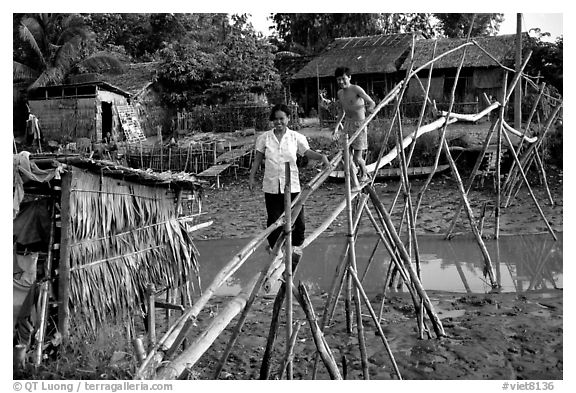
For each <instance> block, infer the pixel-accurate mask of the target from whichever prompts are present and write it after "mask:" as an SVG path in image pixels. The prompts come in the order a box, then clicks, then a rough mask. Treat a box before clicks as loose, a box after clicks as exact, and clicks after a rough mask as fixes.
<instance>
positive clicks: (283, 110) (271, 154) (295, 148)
mask: <svg viewBox="0 0 576 393" xmlns="http://www.w3.org/2000/svg"><path fill="white" fill-rule="evenodd" d="M290 114H291V112H290V108H288V106H287V105H284V104H277V105H275V106H274V107H273V108H272V110H271V113H270V121H272V122H273V123H274V128H273V129H272V130H270V131H266V132H264V133H263V134H262V135H260V136H259V137H258V138H257V139H256V148H255V150H256V154H255V155H254V162H253V163H252V168H251V169H250V180H249V187H250V190H254V188H255V186H256V180H255V176H256V172H257V171H258V169H259V168H260V164H261V163H262V160H264V178H263V181H262V191H264V199H265V201H266V212H267V214H268V219H267V225H268V226H270V225H271V224H272V223H274V222H275V221H276V220H277V219H278V218H279V217H280V216H281V215H282V214H283V213H284V185H285V173H284V172H285V168H284V165H285V163H286V162H289V163H290V191H291V197H292V199H294V198H295V197H296V196H297V195H298V194H299V193H300V179H299V172H298V167H297V166H296V155H297V154H298V155H301V156H306V157H308V158H309V159H312V160H322V162H323V163H324V165H326V166H328V165H330V161H329V160H328V158H327V157H326V155H324V154H321V153H318V152H316V151H314V150H311V149H310V146H309V145H308V140H307V139H306V137H305V136H304V135H302V134H300V133H299V132H296V131H292V130H291V129H289V128H288V121H289V120H290ZM304 231H305V224H304V208H302V210H301V211H300V214H299V215H298V217H297V218H296V222H295V223H294V228H293V230H292V245H293V246H294V247H299V246H301V245H302V243H303V242H304ZM280 233H282V228H278V229H276V230H275V231H274V232H272V233H271V234H270V235H269V236H268V244H269V246H270V248H274V244H275V243H276V240H277V239H278V237H279V236H280Z"/></svg>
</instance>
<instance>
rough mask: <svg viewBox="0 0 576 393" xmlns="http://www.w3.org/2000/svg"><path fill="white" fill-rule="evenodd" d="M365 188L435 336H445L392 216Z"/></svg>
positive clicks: (369, 187) (373, 193)
mask: <svg viewBox="0 0 576 393" xmlns="http://www.w3.org/2000/svg"><path fill="white" fill-rule="evenodd" d="M365 189H366V190H367V191H368V194H369V195H370V199H371V200H372V204H373V205H374V207H375V208H376V210H378V211H379V212H380V214H381V215H382V217H383V218H384V221H385V224H386V226H387V228H388V231H389V233H390V235H391V238H392V240H393V241H394V243H395V244H396V247H397V249H398V252H399V253H400V256H401V258H402V262H403V264H404V267H405V268H406V271H407V273H408V274H409V276H410V279H411V280H412V283H413V284H414V289H415V290H416V292H417V293H418V295H419V296H420V298H422V300H423V301H424V307H425V308H426V311H427V312H428V317H429V318H430V321H431V322H432V325H433V327H434V331H435V333H436V336H437V337H439V338H440V337H443V336H445V333H444V328H443V327H442V322H440V318H438V316H437V315H436V312H435V311H434V306H433V305H432V302H431V301H430V298H428V295H427V294H426V291H425V290H424V287H423V286H422V284H421V282H420V280H419V279H418V276H417V275H416V272H415V271H414V269H413V268H412V265H411V261H410V256H409V255H408V252H407V251H406V249H405V248H404V244H403V243H402V241H401V240H400V237H399V236H398V234H397V233H396V230H395V228H394V224H393V223H392V218H391V217H390V215H389V213H388V212H387V211H386V209H385V208H384V206H383V205H382V202H380V200H379V199H378V196H377V194H376V192H375V191H374V189H373V188H372V187H371V186H367V187H365Z"/></svg>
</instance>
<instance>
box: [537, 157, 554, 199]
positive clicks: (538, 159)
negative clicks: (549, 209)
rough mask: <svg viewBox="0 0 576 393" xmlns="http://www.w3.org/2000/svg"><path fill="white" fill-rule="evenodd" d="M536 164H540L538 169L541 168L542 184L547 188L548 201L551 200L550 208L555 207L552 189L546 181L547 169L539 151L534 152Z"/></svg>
mask: <svg viewBox="0 0 576 393" xmlns="http://www.w3.org/2000/svg"><path fill="white" fill-rule="evenodd" d="M534 154H535V157H536V162H537V164H538V168H540V172H541V174H542V183H543V184H544V187H545V188H546V194H547V195H548V199H549V200H550V206H554V199H553V198H552V193H551V192H550V187H548V180H547V179H546V169H544V163H543V162H542V158H541V157H540V153H538V150H535V151H534Z"/></svg>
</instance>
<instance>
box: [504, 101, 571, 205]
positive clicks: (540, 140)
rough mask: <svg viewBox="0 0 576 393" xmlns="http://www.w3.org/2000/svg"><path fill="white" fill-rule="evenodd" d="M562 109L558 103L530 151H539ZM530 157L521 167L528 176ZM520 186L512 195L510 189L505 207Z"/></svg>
mask: <svg viewBox="0 0 576 393" xmlns="http://www.w3.org/2000/svg"><path fill="white" fill-rule="evenodd" d="M561 108H562V103H560V104H559V105H558V106H557V107H556V108H555V109H554V111H553V112H552V114H551V115H550V117H549V118H548V120H547V122H546V124H545V126H544V131H543V132H542V134H541V135H540V137H539V139H538V142H536V143H535V144H534V145H532V146H531V149H533V150H534V149H539V148H540V146H541V145H542V143H543V142H544V138H545V137H546V134H547V133H548V130H550V127H551V126H552V123H553V122H554V120H555V119H556V116H558V113H560V109H561ZM531 158H532V157H530V158H527V163H526V165H525V166H524V167H523V168H524V170H523V171H524V172H525V174H528V172H529V169H530V166H531V165H532V160H531ZM521 186H522V183H520V187H518V188H517V190H516V192H515V193H514V192H513V190H514V188H515V187H514V186H512V187H511V191H509V194H508V198H507V200H506V204H505V206H508V202H509V201H510V198H511V196H512V194H514V197H516V195H517V194H518V192H519V191H520V188H521Z"/></svg>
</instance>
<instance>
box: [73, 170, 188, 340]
mask: <svg viewBox="0 0 576 393" xmlns="http://www.w3.org/2000/svg"><path fill="white" fill-rule="evenodd" d="M175 212H176V207H175V192H174V190H171V189H168V188H166V187H158V186H156V187H155V186H151V185H143V184H138V183H134V182H129V181H125V180H118V179H114V178H109V177H106V176H99V175H96V174H93V173H91V172H87V171H84V170H81V169H78V168H74V169H73V177H72V185H71V190H70V221H69V225H70V226H69V228H70V246H69V247H70V280H71V282H70V302H71V309H72V311H73V312H72V314H73V315H74V318H81V319H82V320H84V321H85V323H86V327H87V329H88V330H91V331H94V330H95V329H96V328H97V326H98V324H100V323H102V322H103V321H112V322H115V323H119V322H124V321H130V320H131V319H132V318H133V317H134V316H135V315H139V314H141V313H142V312H143V311H144V310H143V307H145V306H144V303H146V302H145V297H144V296H145V288H146V286H147V284H149V283H152V284H154V285H155V286H156V288H161V287H166V286H168V287H170V288H177V287H180V286H182V285H183V284H184V283H185V282H187V281H188V280H191V279H192V278H194V277H196V278H197V277H198V260H197V255H198V251H197V250H196V248H195V247H194V245H193V243H192V239H191V238H190V237H189V235H188V233H187V232H186V228H185V225H184V224H183V223H181V222H180V221H179V220H177V219H176V218H175V214H176V213H175Z"/></svg>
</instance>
